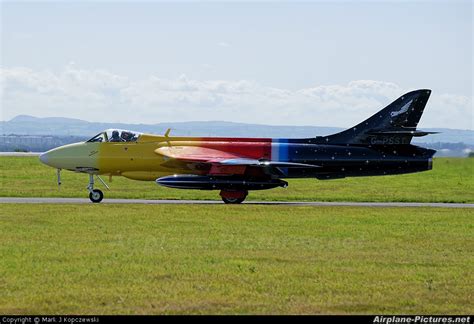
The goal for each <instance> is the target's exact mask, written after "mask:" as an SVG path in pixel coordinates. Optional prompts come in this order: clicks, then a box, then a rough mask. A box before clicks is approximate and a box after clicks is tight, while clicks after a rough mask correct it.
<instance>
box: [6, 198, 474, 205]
mask: <svg viewBox="0 0 474 324" xmlns="http://www.w3.org/2000/svg"><path fill="white" fill-rule="evenodd" d="M0 204H92V202H91V201H90V200H89V199H87V198H19V197H0ZM101 204H143V205H223V204H224V203H223V202H222V201H220V200H146V199H104V200H103V201H102V202H101ZM243 204H244V205H263V206H266V205H277V206H315V207H317V206H332V207H338V206H339V207H342V206H349V207H441V208H474V204H459V203H417V202H326V201H312V202H306V201H304V202H303V201H301V202H300V201H246V202H244V203H243Z"/></svg>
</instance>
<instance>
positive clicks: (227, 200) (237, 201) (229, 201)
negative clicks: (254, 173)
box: [222, 197, 245, 204]
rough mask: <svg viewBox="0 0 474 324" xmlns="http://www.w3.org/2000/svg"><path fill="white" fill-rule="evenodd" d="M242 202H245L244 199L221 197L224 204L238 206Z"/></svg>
mask: <svg viewBox="0 0 474 324" xmlns="http://www.w3.org/2000/svg"><path fill="white" fill-rule="evenodd" d="M244 200H245V197H244V198H226V197H222V201H223V202H225V203H226V204H240V203H241V202H242V201H244Z"/></svg>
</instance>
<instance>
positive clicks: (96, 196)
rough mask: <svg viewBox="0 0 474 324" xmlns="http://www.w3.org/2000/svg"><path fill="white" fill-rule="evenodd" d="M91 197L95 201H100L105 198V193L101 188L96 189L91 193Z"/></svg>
mask: <svg viewBox="0 0 474 324" xmlns="http://www.w3.org/2000/svg"><path fill="white" fill-rule="evenodd" d="M89 199H90V200H91V201H92V202H93V203H100V202H101V201H102V199H104V194H103V193H102V191H100V190H99V189H94V190H92V192H91V193H89Z"/></svg>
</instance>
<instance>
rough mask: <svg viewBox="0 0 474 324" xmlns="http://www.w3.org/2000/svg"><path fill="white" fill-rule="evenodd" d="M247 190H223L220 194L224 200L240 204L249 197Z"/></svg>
mask: <svg viewBox="0 0 474 324" xmlns="http://www.w3.org/2000/svg"><path fill="white" fill-rule="evenodd" d="M248 193H249V192H248V191H247V190H241V191H230V190H221V192H220V195H221V197H222V201H224V202H225V203H226V204H240V203H241V202H243V201H244V200H245V198H247V195H248Z"/></svg>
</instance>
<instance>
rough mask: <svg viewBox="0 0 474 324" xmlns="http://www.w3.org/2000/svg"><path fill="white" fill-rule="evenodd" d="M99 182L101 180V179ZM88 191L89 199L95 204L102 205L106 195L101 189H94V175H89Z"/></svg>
mask: <svg viewBox="0 0 474 324" xmlns="http://www.w3.org/2000/svg"><path fill="white" fill-rule="evenodd" d="M99 180H101V179H100V178H99ZM102 183H103V181H102ZM104 184H105V183H104ZM106 186H107V185H106ZM87 190H89V199H90V200H91V201H92V202H93V203H100V202H101V201H102V199H104V193H103V192H102V191H100V190H99V189H94V175H93V174H89V185H88V186H87Z"/></svg>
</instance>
